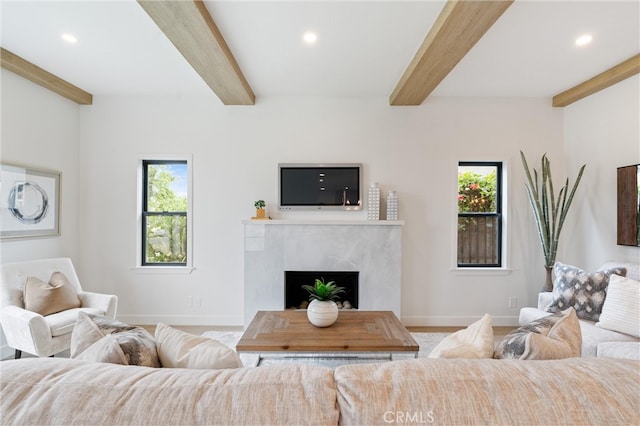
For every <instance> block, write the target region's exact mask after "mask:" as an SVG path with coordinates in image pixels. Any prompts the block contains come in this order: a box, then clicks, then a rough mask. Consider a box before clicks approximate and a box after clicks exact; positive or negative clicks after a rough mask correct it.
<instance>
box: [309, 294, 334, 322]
mask: <svg viewBox="0 0 640 426" xmlns="http://www.w3.org/2000/svg"><path fill="white" fill-rule="evenodd" d="M307 318H308V319H309V322H310V323H311V324H313V325H315V326H316V327H329V326H330V325H331V324H333V323H334V322H336V321H337V320H338V305H336V303H335V302H332V301H320V300H313V301H312V302H311V303H309V306H307Z"/></svg>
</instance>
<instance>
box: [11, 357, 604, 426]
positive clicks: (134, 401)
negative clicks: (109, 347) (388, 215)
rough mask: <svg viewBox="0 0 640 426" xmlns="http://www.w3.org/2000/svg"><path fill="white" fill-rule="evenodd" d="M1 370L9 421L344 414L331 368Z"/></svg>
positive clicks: (63, 365) (250, 421)
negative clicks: (339, 407) (341, 410)
mask: <svg viewBox="0 0 640 426" xmlns="http://www.w3.org/2000/svg"><path fill="white" fill-rule="evenodd" d="M600 361H606V360H600ZM0 368H2V374H0V381H1V382H2V385H1V386H0V412H1V413H2V422H1V423H2V424H6V425H311V424H315V425H337V424H338V418H339V412H338V404H337V401H336V388H335V383H334V380H333V370H331V369H330V368H326V367H318V366H311V365H286V366H285V365H272V366H266V367H260V368H237V369H232V370H229V369H227V370H192V369H187V368H143V367H137V366H122V365H116V364H107V363H100V364H98V363H88V362H83V361H77V360H73V359H72V360H69V359H62V358H27V359H21V360H10V361H2V367H0Z"/></svg>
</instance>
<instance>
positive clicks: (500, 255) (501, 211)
mask: <svg viewBox="0 0 640 426" xmlns="http://www.w3.org/2000/svg"><path fill="white" fill-rule="evenodd" d="M460 167H495V168H496V211H495V212H491V213H485V212H467V213H461V212H460V211H459V210H458V199H457V195H458V174H459V170H460ZM505 169H506V165H505V162H504V161H499V160H487V161H480V160H474V161H458V163H457V165H456V192H455V193H456V204H455V212H456V215H455V244H454V265H455V268H456V269H457V270H459V271H471V270H474V269H475V270H481V271H485V270H506V269H507V268H506V264H507V259H506V232H505V228H506V220H505V219H506V215H505V207H506V196H505V195H506V186H507V185H506V179H505V176H506V173H505ZM461 217H495V218H496V225H497V226H496V228H497V233H496V244H497V248H496V251H497V253H496V258H497V263H460V262H459V259H458V225H459V219H460V218H461Z"/></svg>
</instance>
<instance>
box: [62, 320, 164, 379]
mask: <svg viewBox="0 0 640 426" xmlns="http://www.w3.org/2000/svg"><path fill="white" fill-rule="evenodd" d="M109 335H111V336H112V337H109V338H107V339H104V337H105V336H109ZM103 340H104V341H103ZM114 341H115V342H117V344H118V345H119V346H120V349H121V350H122V354H123V356H124V358H125V359H126V362H125V364H127V365H142V366H146V367H160V360H159V358H158V352H157V349H156V343H155V341H154V339H153V336H151V334H149V332H148V331H147V330H145V329H144V328H142V327H136V326H131V325H128V324H125V323H123V322H120V321H117V320H114V319H111V318H107V317H103V316H99V315H92V314H87V313H85V312H79V313H78V320H77V322H76V325H75V327H74V328H73V332H72V333H71V350H70V355H71V358H79V359H84V360H86V361H94V362H112V361H111V360H112V359H121V357H119V356H118V355H117V354H116V355H115V358H114V357H111V356H110V355H107V354H100V350H101V349H100V348H102V349H103V350H107V349H109V351H110V353H115V352H117V351H115V350H114V348H113V344H114ZM98 342H99V343H98ZM96 343H98V345H97V347H93V345H94V344H96ZM86 351H88V353H87V354H86V355H85V354H84V353H85V352H86ZM105 359H109V361H104V360H105ZM115 363H118V364H119V363H120V362H115Z"/></svg>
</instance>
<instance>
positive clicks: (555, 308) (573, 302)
mask: <svg viewBox="0 0 640 426" xmlns="http://www.w3.org/2000/svg"><path fill="white" fill-rule="evenodd" d="M626 273H627V270H626V269H625V268H622V267H617V268H612V269H606V270H602V271H596V272H591V273H588V272H585V271H583V270H582V269H580V268H576V267H575V266H570V265H564V264H562V263H560V262H556V264H555V265H553V274H554V276H555V279H554V282H553V301H552V302H551V305H549V307H548V308H547V312H560V311H564V310H565V309H567V308H569V307H573V308H574V309H575V310H576V314H577V315H578V318H582V319H586V320H589V321H598V319H599V318H600V313H601V312H602V305H603V304H604V300H605V297H606V295H607V286H608V285H609V277H610V276H611V275H612V274H616V275H620V276H625V275H626Z"/></svg>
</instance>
